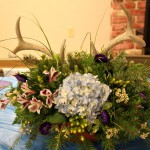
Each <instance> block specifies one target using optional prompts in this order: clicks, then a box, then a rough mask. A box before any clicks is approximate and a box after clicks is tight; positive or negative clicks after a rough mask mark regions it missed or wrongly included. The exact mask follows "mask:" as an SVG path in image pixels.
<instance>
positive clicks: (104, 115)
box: [101, 110, 110, 125]
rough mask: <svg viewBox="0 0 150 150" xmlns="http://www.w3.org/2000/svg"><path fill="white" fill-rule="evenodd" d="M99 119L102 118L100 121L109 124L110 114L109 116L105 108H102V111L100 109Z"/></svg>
mask: <svg viewBox="0 0 150 150" xmlns="http://www.w3.org/2000/svg"><path fill="white" fill-rule="evenodd" d="M101 119H102V122H103V123H104V124H105V125H109V124H110V116H109V114H108V111H107V110H103V111H102V113H101Z"/></svg>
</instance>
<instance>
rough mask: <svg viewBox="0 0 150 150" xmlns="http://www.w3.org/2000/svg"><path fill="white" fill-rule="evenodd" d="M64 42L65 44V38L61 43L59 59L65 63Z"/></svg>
mask: <svg viewBox="0 0 150 150" xmlns="http://www.w3.org/2000/svg"><path fill="white" fill-rule="evenodd" d="M65 44H66V39H64V40H63V43H62V45H61V48H60V60H61V62H62V64H65V63H66V61H65Z"/></svg>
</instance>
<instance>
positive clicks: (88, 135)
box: [0, 42, 150, 150]
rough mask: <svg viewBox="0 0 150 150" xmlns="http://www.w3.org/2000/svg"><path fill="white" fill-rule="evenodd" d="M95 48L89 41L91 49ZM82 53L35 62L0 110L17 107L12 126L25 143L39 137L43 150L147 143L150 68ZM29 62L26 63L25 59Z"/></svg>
mask: <svg viewBox="0 0 150 150" xmlns="http://www.w3.org/2000/svg"><path fill="white" fill-rule="evenodd" d="M93 47H94V45H93V43H92V42H91V48H93ZM91 51H93V52H91V53H90V54H88V53H86V52H84V51H81V52H74V53H68V54H67V55H66V57H64V47H63V48H62V51H61V55H55V54H53V52H52V51H50V53H51V57H48V56H46V55H42V57H41V59H40V60H36V59H34V61H32V63H33V64H34V67H32V68H30V72H28V73H22V74H20V73H18V74H16V75H14V76H15V77H16V78H17V79H18V85H17V87H12V89H11V90H10V91H9V92H7V93H5V96H6V97H7V100H0V108H1V109H4V108H5V107H6V105H7V104H8V103H11V104H12V105H13V106H14V107H15V113H16V118H15V120H14V122H13V123H14V124H19V125H20V127H21V129H20V130H21V132H22V133H23V134H25V133H26V134H28V135H29V140H28V143H27V145H28V146H29V145H30V144H31V143H32V141H33V140H35V139H36V137H37V136H38V135H40V134H42V135H45V136H48V137H49V138H48V142H47V149H49V150H53V149H54V150H59V149H63V148H64V146H66V144H68V143H70V142H74V143H76V144H77V145H78V147H79V148H81V149H88V150H93V149H96V148H95V147H94V144H93V143H94V142H97V143H101V145H102V148H103V149H106V150H113V149H115V145H117V144H119V143H126V142H128V141H132V140H135V139H138V138H141V139H145V140H149V138H150V128H149V125H148V120H149V116H150V84H149V82H148V75H149V73H150V68H149V67H147V66H146V65H144V64H139V63H138V64H136V63H134V62H133V61H130V62H128V61H127V60H126V56H125V54H123V53H121V54H119V55H118V56H117V57H112V55H111V54H110V53H103V51H102V52H101V53H99V52H97V51H96V50H95V49H92V50H91ZM26 60H27V59H26Z"/></svg>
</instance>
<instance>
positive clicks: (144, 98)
mask: <svg viewBox="0 0 150 150" xmlns="http://www.w3.org/2000/svg"><path fill="white" fill-rule="evenodd" d="M139 95H140V96H141V98H143V100H145V101H146V99H147V98H146V96H145V95H144V94H143V93H139Z"/></svg>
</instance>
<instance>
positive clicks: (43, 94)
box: [40, 89, 58, 108]
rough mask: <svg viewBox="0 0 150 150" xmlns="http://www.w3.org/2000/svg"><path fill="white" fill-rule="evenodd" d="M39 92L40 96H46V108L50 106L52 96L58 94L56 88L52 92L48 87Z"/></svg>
mask: <svg viewBox="0 0 150 150" xmlns="http://www.w3.org/2000/svg"><path fill="white" fill-rule="evenodd" d="M40 94H41V95H42V96H46V97H47V98H46V105H47V106H48V108H51V107H52V102H53V100H54V97H55V96H56V95H57V94H58V90H57V91H56V92H55V93H53V94H52V92H51V91H50V90H49V89H44V90H42V91H40Z"/></svg>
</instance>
